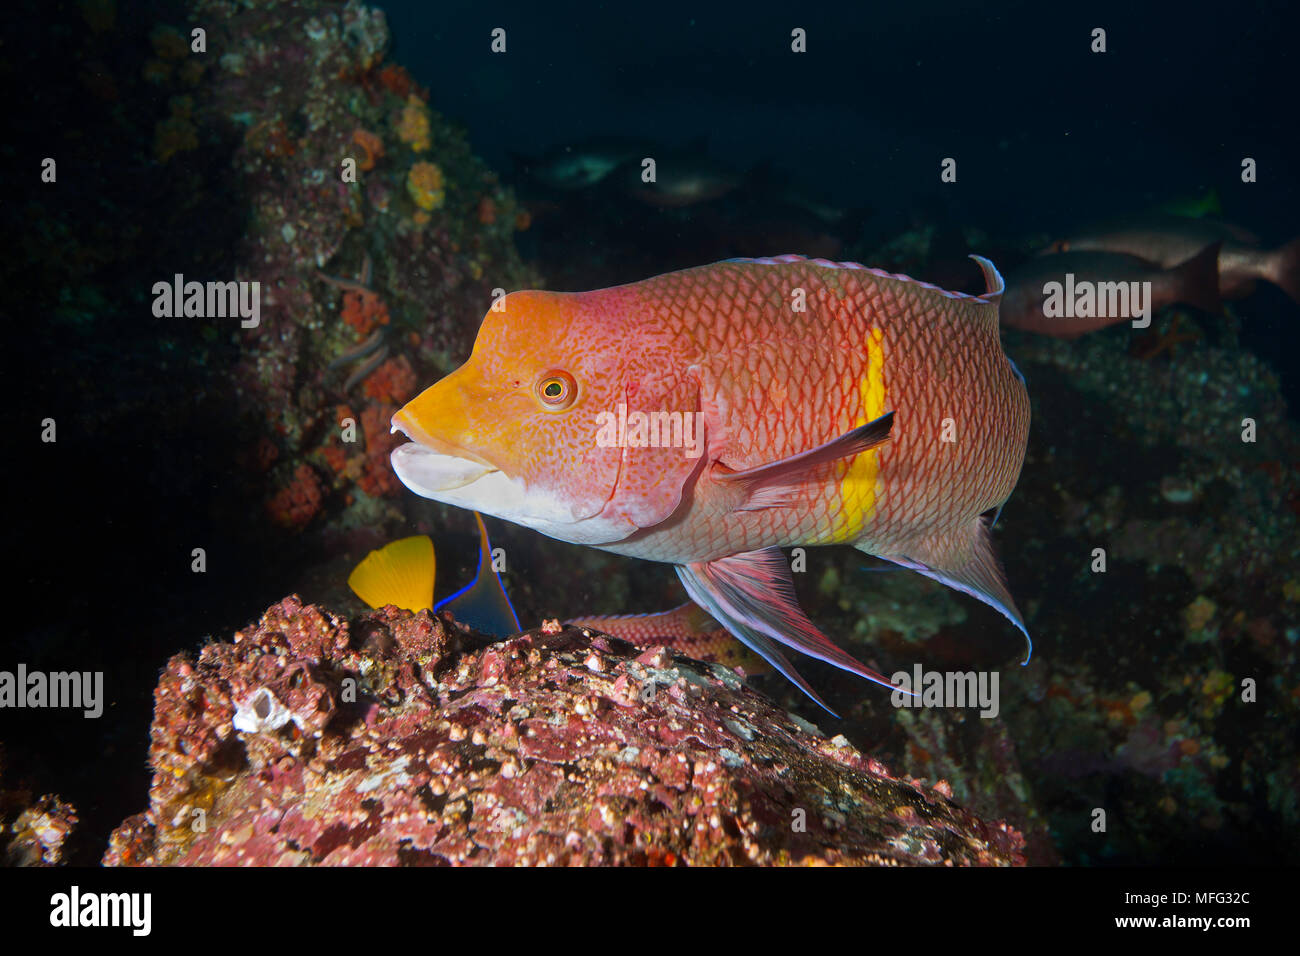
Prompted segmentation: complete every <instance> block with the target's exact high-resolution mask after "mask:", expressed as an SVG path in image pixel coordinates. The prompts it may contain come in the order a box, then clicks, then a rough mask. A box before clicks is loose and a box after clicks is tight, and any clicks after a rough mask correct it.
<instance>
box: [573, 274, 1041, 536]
mask: <svg viewBox="0 0 1300 956" xmlns="http://www.w3.org/2000/svg"><path fill="white" fill-rule="evenodd" d="M827 276H830V277H832V279H833V281H832V282H827V281H826V277H827ZM795 289H803V290H804V291H805V293H806V295H807V299H806V306H807V308H806V311H803V312H799V311H794V309H793V307H792V303H793V296H792V293H793V290H795ZM583 295H589V296H593V297H601V298H603V299H604V300H605V301H602V302H600V304H599V306H597V307H598V308H600V309H601V311H605V312H606V313H607V314H610V315H621V314H640V315H647V314H648V315H654V316H658V317H660V320H661V321H662V323H663V325H664V326H665V327H667V328H670V329H672V331H673V333H674V334H675V335H676V336H677V337H679V339H680V341H682V342H683V343H685V344H686V350H685V351H684V352H683V360H685V361H687V362H688V363H689V364H696V365H698V366H699V367H700V368H701V370H702V372H704V373H706V381H708V382H709V383H711V384H712V385H713V386H714V388H715V389H716V391H715V392H714V393H713V394H712V395H709V394H708V392H707V391H705V393H704V394H703V396H702V398H703V400H704V404H706V405H707V404H709V403H710V402H712V404H713V405H714V406H715V407H716V413H717V420H718V424H720V425H721V430H722V432H723V433H724V434H725V436H726V437H725V438H724V439H723V440H722V442H721V443H720V444H719V445H718V446H717V447H716V449H715V446H714V445H713V444H712V442H711V443H710V456H711V457H714V458H716V460H717V461H719V462H721V463H722V464H724V465H726V466H727V467H729V468H731V469H733V470H736V471H741V470H744V469H747V468H752V467H756V466H760V465H763V464H766V463H768V462H771V461H774V460H779V459H782V458H786V457H789V456H790V455H794V454H797V453H798V452H801V451H804V450H806V449H808V448H811V447H814V446H817V445H820V444H822V443H824V442H827V441H830V440H831V439H833V438H835V437H837V436H838V435H840V434H843V433H844V432H845V431H847V430H848V429H850V428H852V427H854V426H855V425H861V424H865V423H866V422H867V421H870V420H872V419H874V418H877V417H879V416H880V415H881V414H883V413H884V412H885V411H890V410H894V411H896V412H897V413H898V414H897V419H896V421H895V424H894V429H893V432H892V434H891V441H890V442H889V443H887V444H886V445H883V446H882V447H880V448H879V449H873V450H871V451H868V452H865V453H863V455H861V456H858V458H854V459H851V460H846V461H842V462H836V463H832V464H830V465H827V466H825V468H824V469H823V473H824V479H823V480H821V481H810V482H808V483H807V484H806V485H805V486H804V490H803V494H801V495H800V496H799V497H798V498H797V499H796V500H795V501H793V502H792V503H791V504H790V505H789V506H788V507H784V508H780V509H767V510H764V511H761V512H742V513H739V514H736V513H734V512H732V511H730V509H729V508H728V502H727V501H726V499H725V496H724V497H723V498H722V499H721V500H718V499H715V498H712V497H710V496H708V495H701V496H700V497H699V501H700V503H701V504H702V505H705V506H706V507H705V508H702V509H700V510H699V512H698V513H696V514H694V515H692V517H691V519H690V520H687V521H683V522H681V523H679V524H677V525H675V526H674V527H673V528H671V529H664V530H662V531H658V532H656V534H654V535H649V536H644V537H639V538H638V539H637V540H635V541H630V542H627V543H626V544H625V545H623V546H617V545H616V546H611V547H610V548H609V550H613V551H618V552H619V553H624V554H629V555H633V556H637V557H644V558H651V559H658V560H678V561H680V560H683V559H684V558H688V559H689V560H696V561H698V560H710V559H712V558H716V557H718V556H719V555H721V554H727V553H735V551H736V550H737V548H738V547H739V549H740V550H757V549H759V548H763V547H770V546H780V547H785V546H793V545H820V544H846V543H848V544H861V545H862V546H863V550H868V551H870V552H872V553H876V554H885V553H906V547H907V545H908V544H909V543H910V542H911V541H913V540H915V539H916V537H917V536H918V535H921V536H925V535H931V534H933V533H934V532H935V531H942V530H944V529H945V528H947V527H950V526H952V525H953V524H960V523H965V522H969V521H971V520H973V519H974V518H975V517H976V516H978V515H979V514H981V513H983V512H985V511H987V510H989V509H990V508H993V507H996V506H997V505H999V504H1001V503H1002V502H1003V501H1005V500H1006V498H1007V497H1008V496H1009V495H1010V493H1011V489H1012V488H1013V487H1014V485H1015V481H1016V477H1017V476H1018V474H1019V471H1020V466H1021V462H1022V458H1023V453H1024V444H1025V436H1026V434H1027V432H1028V427H1029V402H1028V396H1027V394H1026V393H1025V390H1024V387H1023V385H1021V384H1020V382H1019V381H1018V379H1017V378H1016V373H1015V372H1014V370H1013V369H1012V367H1011V365H1010V363H1009V362H1008V360H1007V359H1006V357H1005V356H1004V355H1003V352H1002V348H1001V345H1000V343H999V341H998V332H997V317H996V311H995V307H994V306H993V305H991V304H989V303H987V302H984V301H982V300H980V299H976V298H970V297H960V298H958V297H954V296H952V295H950V294H947V293H944V292H942V291H940V290H938V289H935V288H933V287H928V286H926V285H924V284H922V283H918V282H913V281H911V280H907V279H899V278H893V277H888V276H883V275H879V274H877V273H875V272H874V271H872V270H866V269H846V268H839V267H837V268H829V267H825V266H820V265H816V264H814V263H810V262H794V263H780V264H773V265H768V264H761V263H730V262H728V263H718V264H715V265H711V266H704V267H701V268H697V269H688V270H684V271H682V272H675V273H670V274H668V275H666V276H660V277H656V278H654V279H648V280H645V281H644V282H638V283H633V284H631V285H628V286H621V287H618V288H616V289H611V290H603V291H598V292H593V293H584V294H583ZM873 381H878V382H879V384H878V385H877V386H876V388H875V391H874V393H873V391H872V388H871V383H872V382H873ZM864 383H866V387H864ZM945 419H948V420H950V421H951V426H950V427H951V430H952V432H953V434H951V436H945V434H944V427H945V426H944V422H945ZM706 421H707V422H709V424H713V422H712V421H711V420H710V419H709V418H706ZM946 437H951V438H953V439H954V440H952V441H946V440H945V438H946ZM863 459H867V460H866V461H864V460H863ZM701 481H704V482H705V483H707V477H706V478H702V479H701ZM709 506H711V507H709Z"/></svg>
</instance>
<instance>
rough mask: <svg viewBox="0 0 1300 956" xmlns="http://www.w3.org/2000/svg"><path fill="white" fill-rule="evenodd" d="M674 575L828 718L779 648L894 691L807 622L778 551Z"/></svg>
mask: <svg viewBox="0 0 1300 956" xmlns="http://www.w3.org/2000/svg"><path fill="white" fill-rule="evenodd" d="M677 576H678V577H679V578H681V580H682V584H683V585H685V587H686V592H687V593H688V594H689V595H690V596H691V599H692V600H693V601H695V602H696V603H697V604H699V605H700V606H701V607H702V608H704V609H705V610H706V611H708V612H709V613H710V614H711V615H713V617H714V618H716V619H717V621H718V622H719V623H720V624H722V626H723V627H725V628H726V629H727V630H728V631H730V632H731V633H732V634H734V635H735V636H736V638H737V639H738V640H740V641H742V642H743V643H745V644H747V645H749V646H750V647H752V648H753V649H754V650H755V651H756V652H757V653H758V654H759V655H760V656H761V657H763V658H764V659H765V660H766V661H767V662H768V663H770V664H771V665H772V666H773V667H775V668H776V669H777V670H778V671H780V672H781V673H782V674H784V675H785V676H786V677H787V678H788V679H789V680H790V681H791V682H793V683H794V684H796V685H797V686H798V687H799V689H800V690H802V691H803V692H804V693H805V694H807V695H808V696H809V697H811V698H812V699H813V700H814V701H816V702H817V703H818V705H820V706H821V707H822V708H824V709H825V710H826V711H827V712H828V713H830V714H831V715H832V716H836V717H838V716H839V715H838V714H836V713H835V711H833V710H831V709H830V707H828V706H827V705H826V702H825V701H823V700H822V699H821V698H820V697H818V696H817V693H816V691H814V690H813V689H812V687H810V686H809V684H808V682H807V681H805V680H804V679H803V678H802V677H800V676H799V672H798V671H796V670H795V669H794V666H793V665H792V664H791V663H790V661H789V660H787V659H786V657H785V655H784V654H782V653H781V650H780V647H779V645H781V644H784V645H786V646H787V647H793V648H794V649H795V650H798V651H802V652H803V653H805V654H807V655H809V656H810V657H815V658H817V659H818V660H822V661H825V662H826V663H828V664H834V665H835V666H836V667H838V668H840V669H842V670H846V671H849V672H851V673H854V674H857V675H858V676H860V677H865V678H866V679H867V680H869V681H874V682H875V683H877V684H881V685H883V686H885V687H889V688H891V689H897V688H896V687H895V685H894V684H892V683H890V681H889V678H887V677H885V676H884V675H883V674H878V673H877V672H876V671H873V670H872V669H871V668H869V667H867V666H866V665H865V664H861V663H859V662H858V661H857V660H855V659H854V658H853V657H851V656H849V655H848V654H846V653H845V652H844V651H842V650H841V649H840V648H838V647H836V646H835V644H834V643H832V641H831V639H830V638H828V637H827V636H826V635H825V634H823V633H822V632H821V631H819V630H818V629H817V626H816V625H815V624H813V623H812V621H810V620H808V617H807V615H805V614H804V612H803V609H802V608H800V607H799V602H798V599H797V598H796V597H795V593H794V582H793V581H792V579H791V577H790V566H789V565H788V564H787V563H786V559H785V555H784V554H782V553H781V550H780V549H779V548H766V549H764V550H762V551H749V552H746V553H744V554H736V555H732V556H731V557H727V558H719V559H718V560H716V561H707V562H699V563H696V564H687V565H678V566H677Z"/></svg>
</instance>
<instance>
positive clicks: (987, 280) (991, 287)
mask: <svg viewBox="0 0 1300 956" xmlns="http://www.w3.org/2000/svg"><path fill="white" fill-rule="evenodd" d="M971 258H972V259H974V260H975V261H976V262H977V263H979V267H980V271H982V272H983V273H984V285H985V287H986V288H985V291H984V294H983V295H982V296H979V298H981V299H983V300H984V301H985V302H992V303H993V304H994V305H997V304H998V303H999V302H1001V301H1002V293H1003V292H1005V291H1006V288H1007V282H1006V280H1005V279H1003V278H1002V273H1001V272H998V267H997V266H995V265H994V264H993V263H991V262H989V260H987V259H985V258H984V257H983V256H977V255H974V254H973V253H972V255H971Z"/></svg>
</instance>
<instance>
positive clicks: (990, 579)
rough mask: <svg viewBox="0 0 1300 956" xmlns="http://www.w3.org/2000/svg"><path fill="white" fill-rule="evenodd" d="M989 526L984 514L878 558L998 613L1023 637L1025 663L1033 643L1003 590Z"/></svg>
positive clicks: (1003, 579) (1009, 598) (990, 524)
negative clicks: (900, 566) (943, 586)
mask: <svg viewBox="0 0 1300 956" xmlns="http://www.w3.org/2000/svg"><path fill="white" fill-rule="evenodd" d="M999 510H1000V509H999ZM991 526H992V522H990V521H989V517H988V515H987V514H985V515H981V516H980V517H978V518H976V519H974V520H973V521H972V522H970V524H968V525H966V526H965V527H963V528H959V529H957V530H956V531H952V532H948V533H946V534H935V535H931V536H929V537H926V538H921V539H919V540H917V541H915V542H913V543H912V544H911V545H909V546H908V548H907V549H906V551H907V553H906V554H882V555H879V557H882V558H885V559H886V560H889V561H893V562H894V563H895V564H900V565H902V566H903V567H905V568H911V569H912V570H914V571H919V572H920V573H921V574H924V575H925V576H926V577H928V578H933V579H934V580H936V581H938V582H940V583H941V584H946V585H948V587H950V588H953V589H954V590H957V591H961V592H962V593H963V594H969V595H970V596H971V597H973V598H976V599H977V600H980V601H983V602H984V603H985V604H987V605H989V606H990V607H992V608H995V609H996V610H998V611H999V612H1001V613H1002V614H1003V616H1005V617H1006V618H1007V620H1009V621H1010V622H1011V623H1012V624H1014V625H1015V626H1016V627H1017V628H1019V629H1020V633H1021V634H1023V635H1025V641H1026V643H1027V649H1026V651H1025V659H1024V660H1023V661H1022V662H1021V663H1022V664H1028V663H1029V658H1030V656H1032V654H1033V652H1034V642H1033V640H1032V639H1031V638H1030V636H1029V631H1028V630H1027V629H1026V627H1025V619H1024V617H1023V616H1021V614H1020V610H1019V608H1017V607H1016V602H1015V600H1014V599H1013V598H1012V597H1011V592H1010V591H1009V590H1008V589H1007V581H1006V576H1005V575H1004V574H1003V573H1002V567H1001V565H1000V564H999V563H998V559H997V556H996V555H995V554H994V552H993V539H992V536H991V535H990V533H989V529H990V528H991Z"/></svg>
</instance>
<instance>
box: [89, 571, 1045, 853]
mask: <svg viewBox="0 0 1300 956" xmlns="http://www.w3.org/2000/svg"><path fill="white" fill-rule="evenodd" d="M156 700H157V708H156V711H155V714H154V723H153V730H152V747H151V759H152V762H153V766H154V770H155V775H154V784H153V787H152V790H151V793H150V806H149V809H148V811H147V812H146V813H145V814H143V815H138V816H135V817H132V818H130V819H129V820H127V821H126V822H124V823H123V825H122V826H121V827H119V828H118V830H117V831H116V832H115V833H114V835H113V838H112V840H111V843H110V847H109V851H108V853H107V854H106V856H105V862H106V863H109V864H136V863H142V864H176V863H179V864H226V863H257V864H284V863H289V864H317V863H324V864H392V863H409V864H434V865H447V864H515V863H524V864H563V865H573V864H647V865H673V864H678V863H681V864H727V863H736V864H773V863H776V864H788V863H814V864H821V863H844V864H881V865H897V864H911V863H936V864H948V865H951V864H969V863H974V864H1015V863H1022V862H1023V855H1022V850H1023V839H1022V838H1021V836H1020V834H1019V833H1018V832H1017V831H1015V830H1014V829H1012V828H1010V827H1008V826H1007V825H1006V824H1003V823H989V822H986V821H983V820H981V819H979V818H977V817H975V816H974V815H973V814H971V813H969V812H967V811H965V810H963V809H962V808H960V807H958V806H956V805H955V804H953V803H952V802H951V801H950V800H949V799H948V798H947V796H945V794H944V793H943V791H942V790H941V789H940V788H938V787H935V788H929V787H926V786H924V785H922V784H921V783H919V782H917V781H913V780H909V779H905V778H899V777H895V776H893V775H892V774H890V772H889V771H888V770H887V769H886V768H885V767H884V766H882V765H881V764H880V763H878V762H877V761H875V760H872V759H870V758H868V757H864V756H863V755H862V754H861V753H859V752H858V751H857V750H855V749H854V748H853V747H852V746H851V745H850V744H849V742H848V741H847V740H845V739H844V738H843V737H835V738H833V739H829V740H828V739H826V738H825V737H823V736H820V735H818V734H817V733H816V729H815V728H812V731H811V732H810V730H809V729H807V726H808V725H805V724H802V722H796V721H795V720H794V719H792V718H791V717H790V715H788V714H786V713H785V712H784V711H781V710H780V709H778V708H776V707H775V706H774V705H773V704H771V703H770V702H769V701H768V700H766V699H765V698H763V697H762V696H760V695H759V694H757V693H755V692H754V691H752V690H750V689H748V688H747V687H745V686H744V685H743V683H742V682H741V681H740V680H739V679H738V678H737V677H736V675H735V674H734V673H732V672H731V671H728V670H726V669H725V668H722V667H720V666H718V665H705V664H701V663H699V662H696V661H692V660H689V659H687V658H679V657H673V656H671V655H670V654H668V653H667V651H666V650H651V651H648V652H641V651H638V650H637V649H635V648H633V647H632V646H631V645H627V644H624V643H622V642H620V641H617V640H615V639H613V638H610V637H608V636H606V635H603V634H600V633H599V632H594V631H589V630H583V629H577V628H573V627H567V626H566V627H558V626H554V625H552V626H549V627H546V628H541V629H537V630H534V631H529V632H525V633H523V634H520V635H517V636H515V637H513V638H511V639H509V640H505V641H498V642H490V639H487V638H483V637H480V636H478V635H474V634H471V633H465V632H463V631H462V630H461V629H460V628H458V627H457V626H456V625H455V624H454V623H452V622H450V620H449V619H444V618H440V617H436V616H433V615H431V614H429V613H428V612H421V613H419V614H410V613H408V612H405V611H398V610H396V609H394V608H386V609H384V610H382V611H378V612H375V613H373V614H370V615H366V616H364V617H362V618H360V619H358V620H357V621H355V622H353V623H351V624H350V623H349V622H346V621H344V620H342V619H340V618H338V617H336V616H334V615H332V614H330V613H328V612H326V611H324V610H321V609H319V608H317V607H314V606H310V605H309V606H304V605H303V604H302V603H301V602H300V601H299V600H298V598H297V597H289V598H286V599H285V600H283V601H281V602H280V603H279V604H277V605H274V606H273V607H272V608H270V609H269V610H268V612H267V614H266V615H265V616H264V618H263V619H262V621H261V622H260V624H259V625H258V626H257V627H256V628H253V629H250V630H247V631H243V632H240V633H239V634H237V635H235V641H234V643H232V644H224V643H222V644H212V645H209V646H208V647H206V648H204V650H203V652H202V653H201V654H200V656H199V659H198V661H197V662H194V661H191V660H190V659H189V658H188V657H186V656H185V655H177V656H176V657H174V658H173V659H172V661H171V662H170V664H169V665H168V667H167V670H166V671H165V672H164V674H163V677H162V681H161V683H160V684H159V687H158V691H157V694H156Z"/></svg>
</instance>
